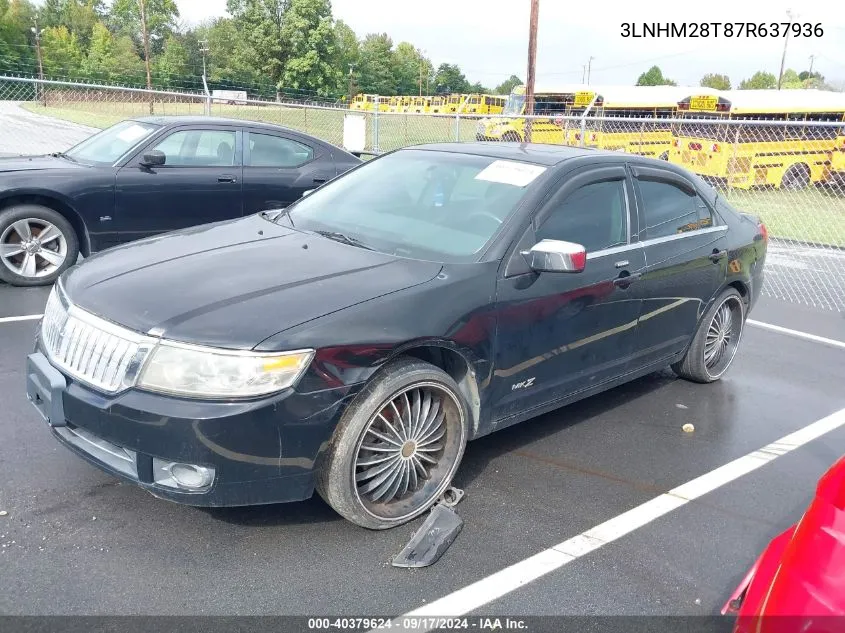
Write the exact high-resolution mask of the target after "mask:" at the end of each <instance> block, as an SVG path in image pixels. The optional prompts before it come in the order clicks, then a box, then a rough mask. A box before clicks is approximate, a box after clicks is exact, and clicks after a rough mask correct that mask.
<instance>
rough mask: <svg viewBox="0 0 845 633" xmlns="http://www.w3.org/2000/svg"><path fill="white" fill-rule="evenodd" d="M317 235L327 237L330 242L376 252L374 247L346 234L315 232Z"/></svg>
mask: <svg viewBox="0 0 845 633" xmlns="http://www.w3.org/2000/svg"><path fill="white" fill-rule="evenodd" d="M314 233H316V234H317V235H322V236H323V237H327V238H329V239H330V240H334V241H335V242H340V243H342V244H349V245H350V246H357V247H358V248H365V249H367V250H368V251H372V250H375V249H374V248H373V247H372V246H367V245H366V244H364V243H363V242H362V241H361V240H359V239H358V238H355V237H350V236H349V235H346V234H344V233H338V232H337V231H314Z"/></svg>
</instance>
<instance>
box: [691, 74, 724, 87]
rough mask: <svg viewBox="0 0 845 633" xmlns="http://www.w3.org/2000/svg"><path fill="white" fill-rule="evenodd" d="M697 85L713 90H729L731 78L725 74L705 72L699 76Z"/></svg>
mask: <svg viewBox="0 0 845 633" xmlns="http://www.w3.org/2000/svg"><path fill="white" fill-rule="evenodd" d="M699 85H701V86H703V87H705V88H713V89H714V90H730V89H731V80H730V78H729V77H728V76H727V75H720V74H718V73H707V74H706V75H704V77H702V78H701V81H700V82H699Z"/></svg>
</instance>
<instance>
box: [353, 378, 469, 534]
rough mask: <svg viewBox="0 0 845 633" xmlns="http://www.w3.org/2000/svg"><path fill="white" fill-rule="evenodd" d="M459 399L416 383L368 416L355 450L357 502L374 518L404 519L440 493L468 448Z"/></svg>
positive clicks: (439, 388)
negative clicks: (466, 446)
mask: <svg viewBox="0 0 845 633" xmlns="http://www.w3.org/2000/svg"><path fill="white" fill-rule="evenodd" d="M462 418H463V409H462V407H461V406H460V405H459V404H458V400H457V395H456V394H454V393H453V392H452V391H451V390H450V389H447V388H446V387H445V386H444V385H441V384H438V383H436V382H419V383H415V384H412V385H410V386H408V387H405V388H404V389H401V390H400V391H398V392H396V393H395V394H394V395H392V396H391V397H389V398H388V399H387V401H385V402H384V404H383V405H382V406H381V407H380V408H378V409H377V410H376V413H375V414H374V415H372V417H370V419H369V421H368V423H367V425H366V427H365V431H364V433H363V434H362V435H361V438H360V440H359V441H358V445H357V447H356V449H355V458H354V461H353V477H354V485H355V492H356V495H357V497H358V500H359V502H360V503H361V504H362V505H363V507H364V508H365V509H366V511H367V512H368V513H369V514H371V515H372V516H374V517H377V518H379V519H388V520H394V521H397V520H401V519H403V518H404V517H406V516H411V515H413V514H415V513H417V512H419V510H420V508H423V507H425V506H427V505H430V503H431V502H432V501H433V499H436V498H437V497H438V496H439V495H440V494H442V492H443V489H444V488H445V486H446V485H448V483H449V481H451V479H452V476H453V475H454V472H455V470H456V469H457V466H458V463H459V462H460V458H461V456H462V453H463V448H464V444H465V438H464V433H465V431H464V429H465V425H464V420H463V419H462Z"/></svg>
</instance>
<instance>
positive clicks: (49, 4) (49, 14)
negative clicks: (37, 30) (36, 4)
mask: <svg viewBox="0 0 845 633" xmlns="http://www.w3.org/2000/svg"><path fill="white" fill-rule="evenodd" d="M64 4H65V0H44V4H42V5H41V8H40V9H39V11H38V17H39V18H40V21H41V25H43V26H44V27H45V28H46V27H49V26H61V24H62V17H63V16H62V13H63V10H64Z"/></svg>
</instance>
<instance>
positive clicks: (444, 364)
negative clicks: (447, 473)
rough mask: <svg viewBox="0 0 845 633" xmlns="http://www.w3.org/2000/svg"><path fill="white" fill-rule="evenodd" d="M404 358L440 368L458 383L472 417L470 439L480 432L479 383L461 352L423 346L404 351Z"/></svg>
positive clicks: (434, 346) (436, 346)
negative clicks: (415, 359) (408, 357)
mask: <svg viewBox="0 0 845 633" xmlns="http://www.w3.org/2000/svg"><path fill="white" fill-rule="evenodd" d="M402 355H403V356H410V357H413V358H418V359H419V360H422V361H425V362H427V363H431V364H432V365H434V366H435V367H439V368H440V369H442V370H443V371H445V372H446V373H447V374H449V375H450V376H451V377H452V379H453V380H454V381H455V382H456V383H458V389H459V390H460V392H461V395H462V396H463V397H464V398H465V399H466V402H467V406H468V408H469V410H470V414H471V415H472V432H471V433H470V437H472V436H473V435H475V433H477V432H478V425H479V422H480V419H481V396H480V394H479V390H478V381H477V380H476V377H475V370H473V368H472V365H471V364H470V362H469V361H468V360H467V359H466V358H465V357H464V356H463V355H462V354H460V353H459V352H456V351H455V350H453V349H450V348H448V347H443V346H440V345H421V346H419V347H412V348H410V349H405V350H403V351H402Z"/></svg>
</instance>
